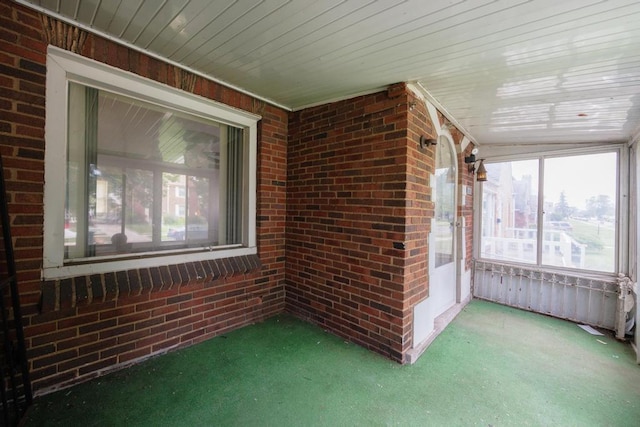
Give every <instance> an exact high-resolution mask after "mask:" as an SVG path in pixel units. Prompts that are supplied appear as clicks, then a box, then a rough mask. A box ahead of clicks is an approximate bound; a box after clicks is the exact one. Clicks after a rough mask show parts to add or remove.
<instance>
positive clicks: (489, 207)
mask: <svg viewBox="0 0 640 427" xmlns="http://www.w3.org/2000/svg"><path fill="white" fill-rule="evenodd" d="M485 166H486V168H487V178H488V180H487V181H486V182H484V183H483V185H482V220H481V224H482V233H481V237H480V248H481V249H480V255H481V257H482V258H490V259H495V260H504V261H512V262H521V263H528V264H531V263H535V262H536V256H537V230H538V226H537V217H538V161H537V160H525V161H518V162H503V163H489V164H485Z"/></svg>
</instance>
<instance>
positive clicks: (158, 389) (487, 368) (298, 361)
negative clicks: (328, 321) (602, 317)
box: [24, 300, 640, 427]
mask: <svg viewBox="0 0 640 427" xmlns="http://www.w3.org/2000/svg"><path fill="white" fill-rule="evenodd" d="M24 425H25V426H27V427H33V426H83V427H89V426H456V425H461V426H473V425H479V426H507V425H513V426H638V425H640V366H638V365H636V364H635V354H634V353H633V350H632V348H631V347H630V346H629V344H625V343H621V342H619V341H617V340H615V338H613V337H611V336H609V335H605V336H604V337H600V336H594V335H591V334H589V333H587V332H585V331H583V330H582V329H580V328H579V327H578V326H577V325H576V324H574V323H571V322H566V321H562V320H558V319H553V318H550V317H546V316H542V315H537V314H533V313H528V312H525V311H520V310H516V309H511V308H508V307H504V306H500V305H496V304H492V303H489V302H485V301H479V300H474V301H472V302H471V303H470V304H469V305H468V306H467V307H466V308H465V309H464V311H463V312H462V313H461V314H460V315H459V316H458V317H457V318H456V319H455V320H454V321H453V322H452V323H451V325H450V326H449V327H448V328H447V329H446V330H445V331H444V332H443V333H442V334H441V335H440V336H439V337H438V338H436V340H435V341H434V342H433V344H432V345H431V346H430V347H429V348H428V349H427V351H426V352H425V353H424V354H423V355H422V357H421V358H420V359H419V360H418V362H417V363H416V364H414V365H410V366H409V365H406V366H401V365H399V364H397V363H394V362H391V361H389V360H387V359H385V358H383V357H381V356H379V355H377V354H375V353H372V352H369V351H367V350H365V349H363V348H360V347H358V346H356V345H354V344H350V343H347V342H345V341H344V340H342V339H340V338H337V337H335V336H334V335H331V334H328V333H326V332H324V331H323V330H322V329H320V328H318V327H316V326H314V325H311V324H308V323H305V322H303V321H300V320H298V319H296V318H293V317H291V316H289V315H280V316H277V317H274V318H271V319H269V320H267V321H266V322H263V323H260V324H256V325H251V326H248V327H245V328H243V329H240V330H237V331H234V332H231V333H229V334H227V335H225V336H221V337H217V338H214V339H212V340H209V341H207V342H204V343H201V344H198V345H196V346H193V347H190V348H188V349H183V350H179V351H176V352H173V353H169V354H166V355H163V356H159V357H156V358H154V359H151V360H149V361H146V362H144V363H142V364H140V365H137V366H134V367H131V368H129V369H126V370H123V371H119V372H115V373H112V374H110V375H107V376H104V377H101V378H97V379H95V380H93V381H90V382H87V383H84V384H80V385H77V386H75V387H72V388H69V389H66V390H61V391H59V392H57V393H53V394H49V395H46V396H43V397H39V398H36V399H35V402H34V404H33V405H32V407H31V408H30V410H29V411H28V415H27V417H26V418H25V420H24Z"/></svg>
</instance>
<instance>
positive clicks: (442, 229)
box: [434, 137, 456, 267]
mask: <svg viewBox="0 0 640 427" xmlns="http://www.w3.org/2000/svg"><path fill="white" fill-rule="evenodd" d="M454 159H455V155H454V153H453V150H452V148H451V145H450V144H449V142H448V140H447V139H446V138H445V137H440V143H439V144H438V147H437V149H436V176H435V217H436V218H435V219H436V221H435V230H434V233H435V251H436V265H435V266H436V267H440V266H442V265H445V264H448V263H450V262H453V238H454V233H453V230H454V222H455V214H456V213H455V189H456V167H455V162H454Z"/></svg>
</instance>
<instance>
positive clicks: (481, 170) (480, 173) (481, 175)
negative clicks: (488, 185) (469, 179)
mask: <svg viewBox="0 0 640 427" xmlns="http://www.w3.org/2000/svg"><path fill="white" fill-rule="evenodd" d="M476 154H478V149H477V148H474V149H473V150H471V155H469V156H465V158H464V162H465V163H467V164H468V165H469V166H468V169H467V170H468V171H469V173H471V174H474V173H475V174H476V181H478V182H483V181H486V180H487V169H486V168H485V167H484V159H480V160H476ZM478 161H479V162H480V164H479V165H478V169H476V162H478Z"/></svg>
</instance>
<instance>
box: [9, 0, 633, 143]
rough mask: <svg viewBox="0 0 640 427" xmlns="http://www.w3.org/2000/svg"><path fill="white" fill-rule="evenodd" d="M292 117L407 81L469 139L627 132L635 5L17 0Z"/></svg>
mask: <svg viewBox="0 0 640 427" xmlns="http://www.w3.org/2000/svg"><path fill="white" fill-rule="evenodd" d="M17 1H18V2H19V3H22V4H24V5H26V6H28V7H32V8H36V9H38V10H42V11H44V12H45V13H48V14H50V15H52V16H54V17H57V18H61V19H64V20H67V21H71V22H74V23H76V24H78V25H80V26H82V27H83V28H85V29H88V30H90V31H93V32H96V33H99V34H102V35H106V36H109V37H111V38H114V39H117V40H120V41H121V42H122V43H125V44H127V45H129V46H131V47H135V48H137V49H139V50H142V51H146V52H149V53H151V54H153V55H155V56H157V57H162V58H165V59H167V60H168V61H170V62H173V63H176V64H180V65H181V66H183V67H185V68H187V69H189V70H192V71H195V72H197V73H199V74H202V75H206V76H209V77H211V78H213V79H215V80H218V81H222V82H225V83H228V84H230V85H232V86H234V87H236V88H240V89H242V90H244V91H246V92H248V93H251V94H254V95H257V96H259V97H262V98H264V99H267V100H270V101H272V102H274V103H277V104H278V105H281V106H284V107H286V108H289V109H292V110H296V109H300V108H303V107H305V106H309V105H315V104H319V103H325V102H329V101H333V100H337V99H342V98H347V97H350V96H353V95H357V94H361V93H367V92H371V91H375V90H378V89H381V88H384V87H386V86H387V85H389V84H392V83H396V82H402V81H409V82H415V83H417V84H419V85H421V86H422V87H423V88H424V89H425V90H426V91H427V92H428V94H429V96H430V97H431V98H432V99H433V100H434V101H435V102H436V103H437V104H439V106H440V107H441V108H443V109H444V110H446V112H447V114H448V115H449V116H450V117H452V118H453V119H455V120H456V121H457V122H458V123H459V124H460V125H461V126H462V127H463V128H464V130H465V132H466V133H467V135H468V136H469V137H470V139H472V140H474V141H477V142H478V143H480V144H481V145H483V144H487V145H488V144H495V145H500V144H509V145H510V144H548V143H553V144H560V143H568V142H571V143H574V142H577V143H583V142H584V143H590V142H621V141H629V140H630V139H631V138H633V137H634V136H635V135H636V133H637V131H638V126H639V125H640V25H638V22H640V2H639V1H638V0H466V1H463V0H428V1H427V0H378V1H375V0H260V1H259V0H237V1H223V0H62V1H61V0H17Z"/></svg>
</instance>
